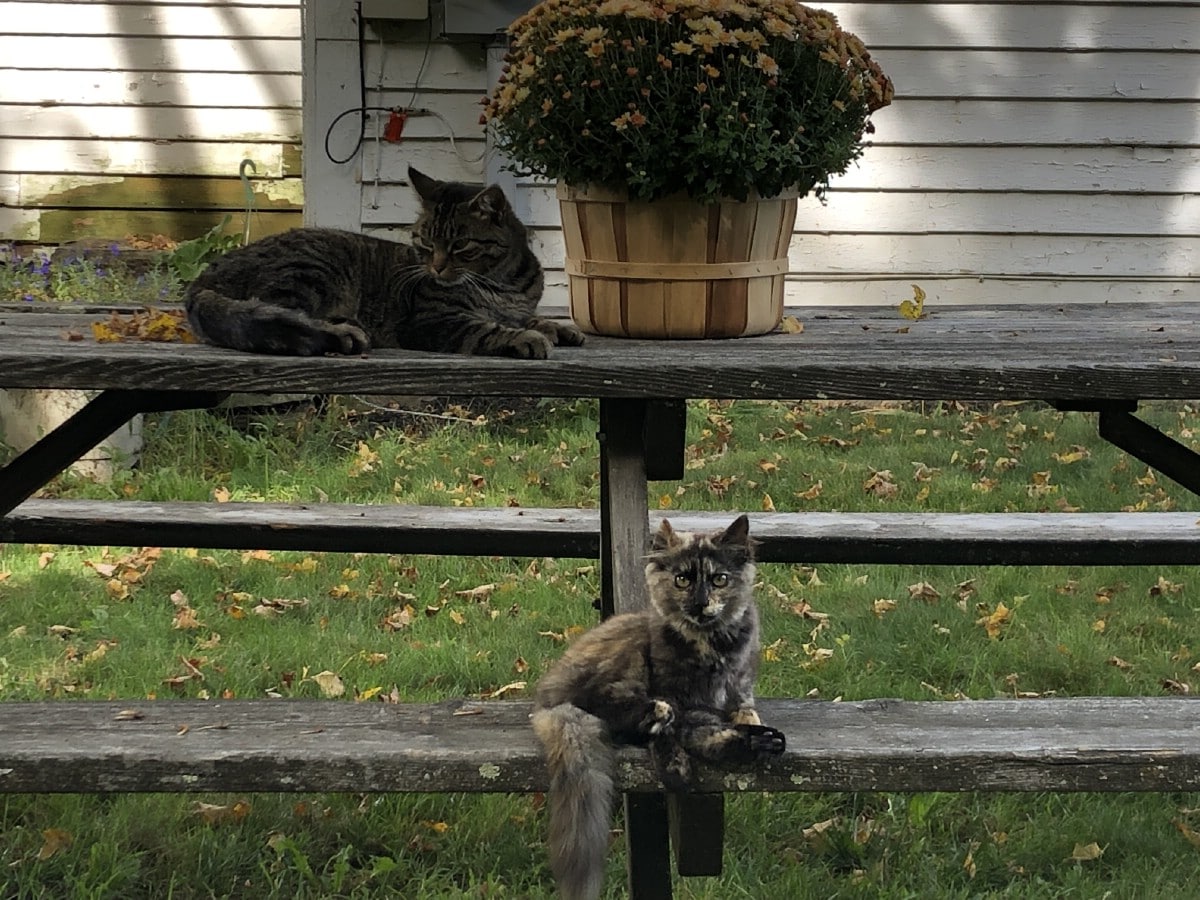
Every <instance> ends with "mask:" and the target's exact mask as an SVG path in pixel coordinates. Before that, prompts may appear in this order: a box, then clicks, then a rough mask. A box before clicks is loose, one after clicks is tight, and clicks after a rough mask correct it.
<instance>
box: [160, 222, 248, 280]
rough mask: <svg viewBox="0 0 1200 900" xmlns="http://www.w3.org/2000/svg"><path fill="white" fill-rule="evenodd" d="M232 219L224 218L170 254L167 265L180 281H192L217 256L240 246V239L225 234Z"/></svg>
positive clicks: (233, 235) (234, 235) (236, 236)
mask: <svg viewBox="0 0 1200 900" xmlns="http://www.w3.org/2000/svg"><path fill="white" fill-rule="evenodd" d="M232 219H233V217H232V216H228V215H227V216H225V218H223V219H222V220H221V221H220V223H218V224H217V225H214V226H213V227H212V228H210V229H209V230H208V231H207V232H206V233H204V234H202V235H201V236H200V237H198V238H193V239H192V240H190V241H184V242H183V243H182V244H180V245H179V246H178V247H176V248H175V249H174V250H172V251H171V252H170V254H169V255H168V256H167V265H168V266H170V267H171V270H172V271H173V272H174V273H175V274H176V275H178V276H179V279H180V280H181V281H193V280H194V279H195V278H196V276H197V275H199V274H200V273H201V272H203V271H204V269H205V267H207V266H208V264H209V263H211V262H212V261H213V260H214V259H216V258H217V257H218V256H221V255H223V254H225V253H228V252H229V251H230V250H233V249H235V248H237V247H239V246H241V243H242V239H241V238H240V237H239V236H238V235H236V234H226V233H225V229H226V228H227V227H228V226H229V223H230V221H232Z"/></svg>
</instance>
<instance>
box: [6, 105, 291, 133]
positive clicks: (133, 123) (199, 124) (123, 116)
mask: <svg viewBox="0 0 1200 900" xmlns="http://www.w3.org/2000/svg"><path fill="white" fill-rule="evenodd" d="M302 131H303V128H302V126H301V117H300V110H299V109H238V108H233V107H230V108H226V109H205V108H203V107H199V108H197V107H178V106H117V107H95V106H54V107H49V108H44V107H38V106H0V139H4V138H10V137H20V138H30V137H42V138H69V137H74V136H78V135H84V136H86V137H91V138H106V139H109V140H127V139H130V138H132V139H135V140H149V141H199V140H204V139H205V138H207V137H209V136H210V135H213V134H222V133H225V134H236V135H238V137H239V139H240V140H242V141H299V140H300V135H301V132H302Z"/></svg>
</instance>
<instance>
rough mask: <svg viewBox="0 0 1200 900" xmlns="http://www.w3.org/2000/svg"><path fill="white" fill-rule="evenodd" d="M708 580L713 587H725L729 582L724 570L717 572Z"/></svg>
mask: <svg viewBox="0 0 1200 900" xmlns="http://www.w3.org/2000/svg"><path fill="white" fill-rule="evenodd" d="M709 581H710V582H712V586H713V587H725V585H727V584H729V576H728V575H727V574H726V573H724V572H717V573H716V574H715V575H713V577H712V578H710V579H709Z"/></svg>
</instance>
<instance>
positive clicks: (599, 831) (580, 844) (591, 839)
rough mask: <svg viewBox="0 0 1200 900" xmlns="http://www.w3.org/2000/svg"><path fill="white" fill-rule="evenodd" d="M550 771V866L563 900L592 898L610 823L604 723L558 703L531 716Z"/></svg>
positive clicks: (609, 755)
mask: <svg viewBox="0 0 1200 900" xmlns="http://www.w3.org/2000/svg"><path fill="white" fill-rule="evenodd" d="M532 722H533V730H534V732H535V733H536V734H537V736H538V738H539V740H541V742H542V746H543V747H545V749H546V766H547V768H548V769H549V770H550V795H549V805H550V837H549V840H548V842H547V843H548V845H549V848H550V868H551V869H552V870H553V871H554V878H555V881H556V882H557V884H558V891H559V894H560V896H562V897H563V898H564V900H595V898H596V897H599V896H600V887H601V883H602V882H603V879H604V860H605V857H606V856H607V855H608V835H609V829H610V828H611V826H612V806H613V773H614V770H615V765H616V764H615V761H614V757H613V750H612V746H611V744H610V743H609V741H608V735H607V732H606V730H605V727H604V724H603V723H602V722H601V721H600V720H599V719H598V718H596V717H595V716H593V715H591V714H589V713H586V712H584V711H583V710H582V709H580V708H579V707H577V706H572V705H571V704H569V703H562V704H559V705H558V706H552V707H550V708H549V709H539V710H537V711H536V712H535V713H534V714H533V719H532Z"/></svg>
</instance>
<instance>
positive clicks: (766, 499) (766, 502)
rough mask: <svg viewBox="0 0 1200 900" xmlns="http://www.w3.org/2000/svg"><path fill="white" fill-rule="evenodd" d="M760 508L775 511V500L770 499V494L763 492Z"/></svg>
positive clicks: (765, 510) (764, 510)
mask: <svg viewBox="0 0 1200 900" xmlns="http://www.w3.org/2000/svg"><path fill="white" fill-rule="evenodd" d="M762 508H763V512H775V501H774V500H772V499H771V495H770V494H763V498H762Z"/></svg>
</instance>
